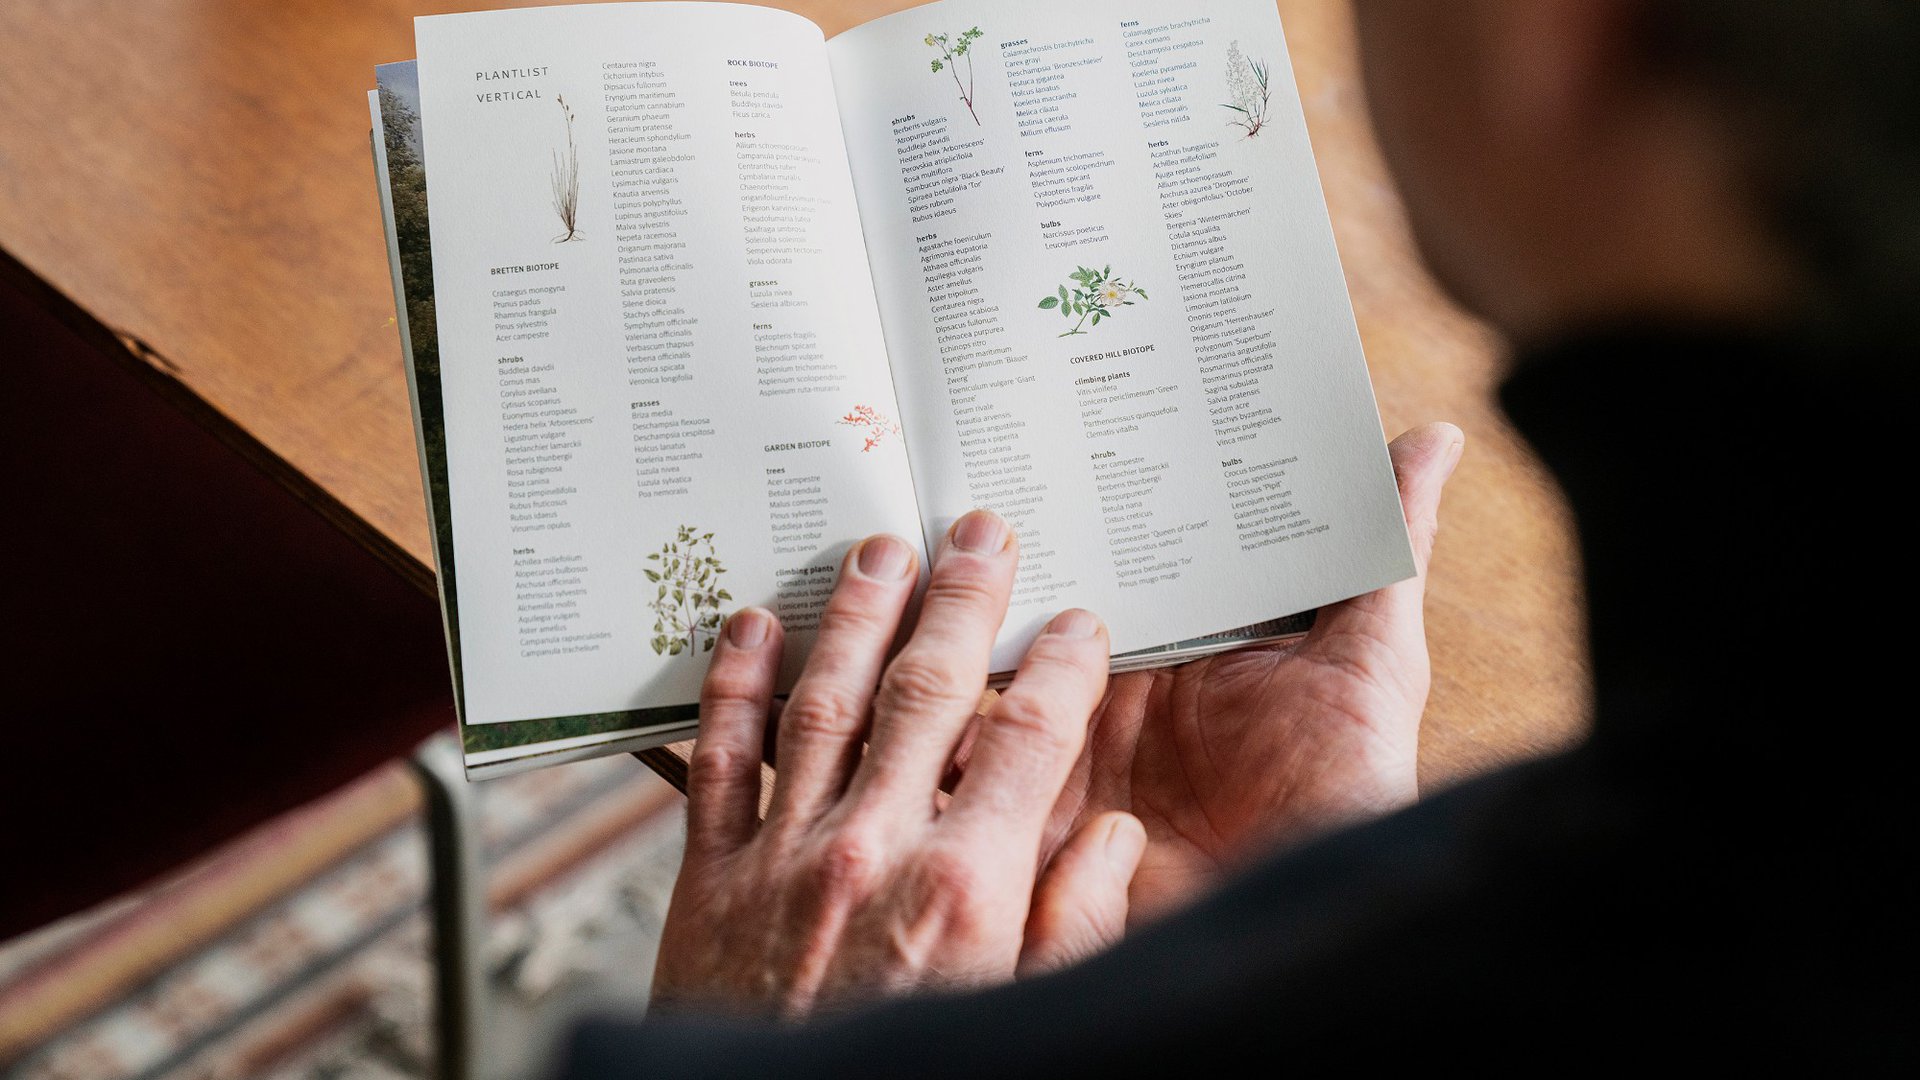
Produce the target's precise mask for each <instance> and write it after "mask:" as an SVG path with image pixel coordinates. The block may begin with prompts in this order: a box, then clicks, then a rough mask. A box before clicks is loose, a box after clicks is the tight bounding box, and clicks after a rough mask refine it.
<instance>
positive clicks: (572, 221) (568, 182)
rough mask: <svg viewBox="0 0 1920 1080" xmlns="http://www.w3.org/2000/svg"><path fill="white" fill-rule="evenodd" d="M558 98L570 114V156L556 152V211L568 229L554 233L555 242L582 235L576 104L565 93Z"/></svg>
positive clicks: (554, 162) (563, 109)
mask: <svg viewBox="0 0 1920 1080" xmlns="http://www.w3.org/2000/svg"><path fill="white" fill-rule="evenodd" d="M558 100H559V102H560V111H561V112H562V113H564V114H565V115H566V118H567V156H566V157H565V158H562V157H561V156H560V151H558V150H555V151H554V152H553V176H552V183H553V212H554V213H555V214H558V215H559V216H560V224H561V225H562V226H563V227H564V228H565V229H566V230H567V231H566V233H565V234H564V235H561V236H556V237H554V239H553V242H554V243H556V244H564V243H567V242H568V241H570V240H579V239H582V237H581V235H580V228H579V223H580V148H579V147H578V146H577V145H575V144H574V141H573V107H572V106H571V105H568V104H567V98H566V95H564V94H562V95H560V97H559V99H558Z"/></svg>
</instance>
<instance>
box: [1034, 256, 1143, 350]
mask: <svg viewBox="0 0 1920 1080" xmlns="http://www.w3.org/2000/svg"><path fill="white" fill-rule="evenodd" d="M1067 277H1068V278H1069V279H1071V280H1072V282H1073V284H1072V285H1062V286H1060V288H1059V290H1058V291H1057V292H1054V293H1053V294H1052V295H1049V296H1043V297H1041V298H1040V307H1041V310H1043V311H1053V310H1055V309H1056V308H1057V309H1058V310H1059V311H1060V314H1061V315H1062V316H1063V317H1065V318H1069V319H1071V318H1073V317H1074V316H1075V315H1078V316H1080V321H1079V322H1076V323H1074V324H1073V329H1071V330H1068V331H1067V332H1065V333H1063V334H1061V335H1059V336H1060V337H1072V336H1073V335H1075V334H1084V333H1086V332H1087V331H1089V330H1092V329H1093V328H1094V327H1096V326H1099V325H1100V320H1102V319H1111V318H1113V317H1114V316H1115V315H1116V314H1118V313H1119V311H1120V309H1121V308H1123V307H1132V306H1133V303H1134V300H1135V299H1140V300H1145V299H1147V290H1145V289H1143V288H1141V287H1140V286H1138V285H1135V284H1132V283H1130V282H1126V281H1122V280H1120V279H1119V278H1117V277H1114V276H1113V267H1111V266H1105V267H1101V268H1100V269H1098V270H1093V269H1090V268H1088V267H1085V266H1079V267H1075V268H1074V271H1073V273H1071V274H1068V275H1067Z"/></svg>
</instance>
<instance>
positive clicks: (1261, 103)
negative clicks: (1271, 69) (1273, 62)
mask: <svg viewBox="0 0 1920 1080" xmlns="http://www.w3.org/2000/svg"><path fill="white" fill-rule="evenodd" d="M1227 93H1229V94H1231V95H1232V96H1233V100H1232V101H1228V102H1222V103H1221V105H1220V107H1221V108H1223V109H1232V110H1233V111H1234V112H1237V113H1239V114H1240V118H1239V119H1237V120H1229V121H1227V126H1228V127H1237V128H1239V129H1241V130H1242V131H1245V132H1246V133H1247V138H1249V139H1251V138H1253V137H1254V136H1255V135H1258V134H1260V129H1261V128H1262V127H1263V126H1265V124H1266V122H1267V64H1266V61H1264V60H1262V61H1258V62H1256V61H1253V60H1249V59H1247V58H1246V56H1245V55H1243V54H1242V53H1241V52H1240V43H1239V42H1238V41H1236V42H1234V43H1233V44H1231V45H1228V46H1227Z"/></svg>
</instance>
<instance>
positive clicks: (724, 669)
mask: <svg viewBox="0 0 1920 1080" xmlns="http://www.w3.org/2000/svg"><path fill="white" fill-rule="evenodd" d="M759 688H760V680H759V679H758V678H756V677H755V676H754V674H753V673H752V672H750V671H747V670H745V669H744V668H741V667H737V666H735V665H733V664H715V665H713V666H712V667H711V668H708V669H707V683H706V686H705V687H704V688H703V689H702V691H701V695H700V696H701V697H702V698H703V699H704V703H705V705H706V707H707V708H708V709H711V708H712V707H713V706H715V705H719V704H736V703H751V702H753V701H754V700H756V698H757V697H758V695H759Z"/></svg>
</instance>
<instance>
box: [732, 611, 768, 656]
mask: <svg viewBox="0 0 1920 1080" xmlns="http://www.w3.org/2000/svg"><path fill="white" fill-rule="evenodd" d="M772 626H773V616H772V615H769V614H768V613H767V612H766V611H765V610H764V609H762V608H757V607H750V608H741V609H740V610H739V611H736V612H734V613H733V618H731V619H728V620H727V640H728V641H731V642H733V645H734V647H735V648H738V649H756V648H759V647H760V643H761V642H763V641H765V640H767V631H768V630H769V629H770V628H771V627H772Z"/></svg>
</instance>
